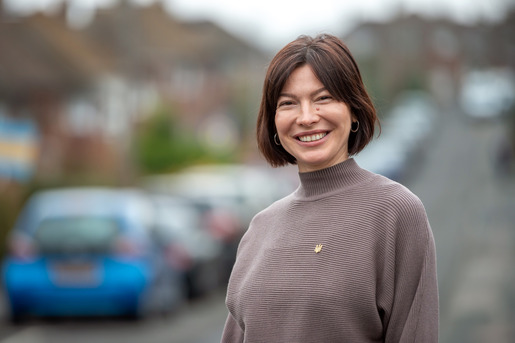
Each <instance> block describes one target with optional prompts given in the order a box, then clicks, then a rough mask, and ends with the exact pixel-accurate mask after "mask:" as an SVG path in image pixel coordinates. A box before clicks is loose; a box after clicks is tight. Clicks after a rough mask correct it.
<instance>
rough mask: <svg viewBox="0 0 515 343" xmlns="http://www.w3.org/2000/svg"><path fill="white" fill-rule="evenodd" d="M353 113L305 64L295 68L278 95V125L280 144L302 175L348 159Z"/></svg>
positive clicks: (276, 113)
mask: <svg viewBox="0 0 515 343" xmlns="http://www.w3.org/2000/svg"><path fill="white" fill-rule="evenodd" d="M351 122H352V114H351V112H350V110H349V107H348V106H347V104H345V103H344V102H341V101H337V100H336V99H334V98H333V97H332V95H331V94H330V93H329V92H328V91H327V90H326V89H325V87H324V85H323V84H322V83H321V82H320V80H318V78H317V77H316V76H315V74H314V73H313V70H312V69H311V66H309V65H307V64H305V65H303V66H301V67H299V68H297V69H295V70H294V71H293V72H292V73H291V75H290V77H289V78H288V80H287V81H286V83H285V85H284V88H283V89H282V91H281V94H280V95H279V100H278V101H277V107H276V112H275V126H276V128H277V135H278V138H279V140H280V143H281V145H282V146H283V147H284V149H285V150H286V151H287V152H289V153H290V154H291V155H292V156H294V157H295V158H296V159H297V165H298V167H299V171H300V172H308V171H314V170H319V169H323V168H327V167H330V166H333V165H335V164H337V163H340V162H343V161H345V160H346V159H347V158H348V147H347V146H348V140H349V134H350V129H351V124H352V123H351Z"/></svg>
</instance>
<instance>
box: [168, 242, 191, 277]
mask: <svg viewBox="0 0 515 343" xmlns="http://www.w3.org/2000/svg"><path fill="white" fill-rule="evenodd" d="M165 257H166V261H167V262H168V264H169V265H171V266H172V267H173V268H175V269H177V270H180V271H185V270H188V269H190V268H191V266H192V264H193V261H192V259H191V256H190V254H189V253H188V251H186V249H185V248H184V247H183V246H181V245H179V244H170V245H169V246H168V248H167V249H166V251H165Z"/></svg>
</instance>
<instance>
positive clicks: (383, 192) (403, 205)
mask: <svg viewBox="0 0 515 343" xmlns="http://www.w3.org/2000/svg"><path fill="white" fill-rule="evenodd" d="M370 174H371V177H370V178H369V180H370V181H369V182H368V183H367V184H366V185H364V186H363V188H364V189H363V191H364V192H366V193H367V194H369V195H370V198H371V201H372V202H374V200H376V202H378V204H380V205H381V206H383V207H386V208H388V209H389V210H393V211H399V212H401V213H402V212H405V211H408V212H410V211H415V212H420V211H421V212H423V213H424V215H425V208H424V205H423V203H422V201H421V200H420V198H419V197H418V196H417V195H415V194H414V193H413V192H412V191H411V190H410V189H408V188H407V187H406V186H404V185H402V184H400V183H398V182H396V181H393V180H390V179H388V178H387V177H384V176H382V175H379V174H374V173H370Z"/></svg>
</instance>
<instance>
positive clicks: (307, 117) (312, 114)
mask: <svg viewBox="0 0 515 343" xmlns="http://www.w3.org/2000/svg"><path fill="white" fill-rule="evenodd" d="M319 120H320V116H319V115H318V113H317V110H316V109H315V106H313V104H312V103H310V102H306V103H302V104H301V106H300V109H299V114H298V116H297V124H298V125H302V126H310V125H313V124H315V123H317V122H318V121H319Z"/></svg>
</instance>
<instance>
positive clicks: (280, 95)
mask: <svg viewBox="0 0 515 343" xmlns="http://www.w3.org/2000/svg"><path fill="white" fill-rule="evenodd" d="M326 90H327V89H326V88H325V87H322V88H319V89H317V90H315V91H313V92H311V94H310V96H315V95H317V94H319V93H322V92H324V91H326ZM282 96H285V97H289V98H294V99H296V98H297V97H296V96H295V95H293V94H290V93H280V94H279V98H280V97H282Z"/></svg>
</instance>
